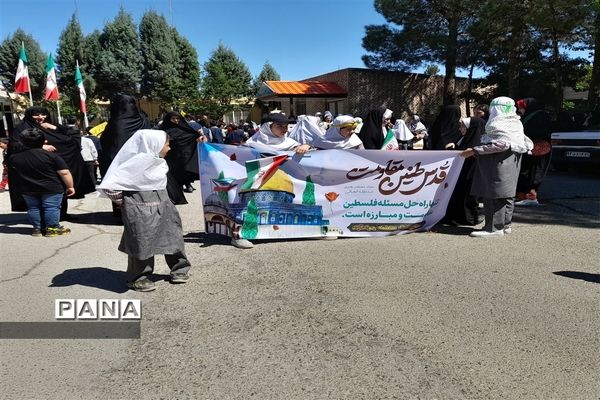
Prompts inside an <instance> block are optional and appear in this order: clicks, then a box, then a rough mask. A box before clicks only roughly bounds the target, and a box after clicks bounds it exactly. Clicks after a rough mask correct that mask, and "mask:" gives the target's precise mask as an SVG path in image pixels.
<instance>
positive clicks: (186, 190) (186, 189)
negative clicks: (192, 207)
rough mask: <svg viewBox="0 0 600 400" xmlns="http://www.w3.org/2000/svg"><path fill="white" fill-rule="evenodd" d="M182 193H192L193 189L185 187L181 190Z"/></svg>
mask: <svg viewBox="0 0 600 400" xmlns="http://www.w3.org/2000/svg"><path fill="white" fill-rule="evenodd" d="M183 191H184V192H186V193H192V192H193V191H194V189H192V188H190V187H186V188H185V189H183Z"/></svg>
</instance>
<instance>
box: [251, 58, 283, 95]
mask: <svg viewBox="0 0 600 400" xmlns="http://www.w3.org/2000/svg"><path fill="white" fill-rule="evenodd" d="M279 80H281V77H280V76H279V74H278V73H277V71H275V68H273V66H272V65H271V64H270V63H269V61H266V62H265V64H264V65H263V67H262V70H261V71H260V73H259V74H258V76H257V77H256V78H255V79H254V82H252V94H253V95H255V96H256V93H258V89H260V86H261V85H262V83H263V82H265V81H279Z"/></svg>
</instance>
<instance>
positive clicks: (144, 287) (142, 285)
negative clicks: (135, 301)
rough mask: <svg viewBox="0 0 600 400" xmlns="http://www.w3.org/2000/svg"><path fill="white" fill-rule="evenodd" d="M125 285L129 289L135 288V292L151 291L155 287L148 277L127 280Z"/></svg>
mask: <svg viewBox="0 0 600 400" xmlns="http://www.w3.org/2000/svg"><path fill="white" fill-rule="evenodd" d="M127 287H128V288H129V289H131V290H135V291H136V292H151V291H153V290H155V289H156V285H155V284H154V282H152V281H151V280H150V279H148V278H142V279H138V280H137V281H130V282H127Z"/></svg>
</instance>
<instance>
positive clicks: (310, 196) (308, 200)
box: [302, 175, 316, 206]
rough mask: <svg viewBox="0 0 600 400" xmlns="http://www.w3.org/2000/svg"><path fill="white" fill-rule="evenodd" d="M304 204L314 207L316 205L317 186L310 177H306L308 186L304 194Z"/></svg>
mask: <svg viewBox="0 0 600 400" xmlns="http://www.w3.org/2000/svg"><path fill="white" fill-rule="evenodd" d="M302 204H306V205H309V206H314V205H315V204H316V201H315V184H314V183H313V181H312V178H311V177H310V175H309V176H307V177H306V186H305V187H304V192H302Z"/></svg>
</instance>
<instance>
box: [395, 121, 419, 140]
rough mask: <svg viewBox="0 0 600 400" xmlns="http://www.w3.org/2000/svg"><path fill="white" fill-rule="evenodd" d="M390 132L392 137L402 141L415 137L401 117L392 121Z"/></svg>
mask: <svg viewBox="0 0 600 400" xmlns="http://www.w3.org/2000/svg"><path fill="white" fill-rule="evenodd" d="M392 132H394V137H395V138H396V139H397V140H401V141H403V142H408V141H410V140H413V138H414V137H415V135H413V134H412V132H411V131H410V129H408V126H406V123H405V122H404V121H403V120H401V119H397V120H396V122H395V123H394V127H393V128H392Z"/></svg>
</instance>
